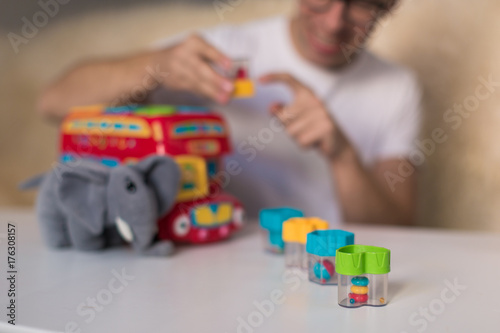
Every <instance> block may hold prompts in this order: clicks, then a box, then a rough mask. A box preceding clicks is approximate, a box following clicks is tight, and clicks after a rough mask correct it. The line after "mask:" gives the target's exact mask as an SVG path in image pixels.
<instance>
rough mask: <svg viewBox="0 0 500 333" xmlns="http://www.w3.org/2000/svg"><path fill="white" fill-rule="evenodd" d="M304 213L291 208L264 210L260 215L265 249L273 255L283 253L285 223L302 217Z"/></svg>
mask: <svg viewBox="0 0 500 333" xmlns="http://www.w3.org/2000/svg"><path fill="white" fill-rule="evenodd" d="M302 216H304V213H302V212H301V211H300V210H298V209H295V208H290V207H279V208H269V209H263V210H261V211H260V213H259V222H260V226H261V234H262V239H263V243H264V249H265V250H266V251H268V252H271V253H283V250H284V248H285V243H284V242H283V238H282V233H283V222H285V221H286V220H288V219H290V218H292V217H302Z"/></svg>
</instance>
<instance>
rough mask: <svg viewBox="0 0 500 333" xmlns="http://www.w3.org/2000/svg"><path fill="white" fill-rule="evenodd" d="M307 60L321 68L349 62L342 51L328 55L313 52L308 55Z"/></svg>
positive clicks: (339, 65) (343, 64)
mask: <svg viewBox="0 0 500 333" xmlns="http://www.w3.org/2000/svg"><path fill="white" fill-rule="evenodd" d="M309 61H310V62H312V63H313V64H315V65H316V66H318V67H323V68H340V67H343V66H345V65H347V64H348V63H349V61H348V59H347V58H346V57H345V56H344V55H343V54H342V53H340V54H336V55H334V56H330V57H327V56H323V55H318V54H314V55H310V57H309Z"/></svg>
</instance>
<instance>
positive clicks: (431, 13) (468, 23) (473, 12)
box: [0, 0, 500, 231]
mask: <svg viewBox="0 0 500 333" xmlns="http://www.w3.org/2000/svg"><path fill="white" fill-rule="evenodd" d="M225 2H226V3H235V4H237V5H234V6H233V10H231V11H227V12H225V14H224V16H223V19H224V20H223V21H222V20H221V17H220V16H219V15H218V14H217V12H216V11H215V9H214V7H213V3H212V2H211V1H183V2H182V3H180V2H165V1H159V0H151V1H150V2H148V4H144V3H143V4H140V5H135V4H134V3H133V2H132V1H128V0H127V1H121V2H117V1H116V0H115V1H111V2H105V4H106V5H105V6H104V5H103V4H102V3H101V4H100V5H99V9H98V10H96V9H95V8H96V7H93V8H94V9H92V8H91V7H90V4H89V3H90V2H87V3H86V4H85V5H82V1H77V0H73V1H72V2H69V3H67V4H65V5H61V7H60V10H59V12H58V14H56V15H55V16H54V17H53V18H50V19H49V21H48V22H47V24H46V25H45V26H43V27H41V28H40V29H39V31H38V32H37V33H36V34H35V36H34V37H33V38H31V39H29V41H28V43H27V44H22V45H20V46H19V52H18V53H17V54H16V53H15V52H14V50H13V48H12V47H11V45H10V43H9V41H8V39H7V34H8V33H9V32H14V33H17V34H20V29H21V21H20V20H21V18H22V17H23V16H26V17H28V18H29V19H30V20H31V18H32V17H33V15H35V14H36V13H37V12H38V11H39V10H40V7H38V5H34V4H35V3H33V4H30V5H29V6H26V7H23V10H20V9H19V8H17V7H16V8H13V7H12V3H13V2H11V3H10V4H11V5H10V6H11V7H10V9H11V10H10V12H9V11H2V14H1V15H0V20H1V22H0V36H2V38H0V50H1V51H0V110H1V111H0V163H1V164H0V205H1V206H20V205H32V203H33V199H34V193H31V192H28V193H22V192H19V191H17V190H16V186H17V184H18V183H19V182H20V181H22V180H23V179H26V178H27V177H29V176H31V175H33V174H36V173H40V172H43V171H45V170H47V169H48V168H50V166H51V164H52V163H53V162H54V161H55V160H56V145H57V129H56V127H55V126H54V125H53V124H48V123H46V122H44V121H42V120H41V119H40V118H39V117H38V116H37V115H36V114H35V113H34V103H35V100H36V95H37V94H38V93H39V91H40V89H41V87H42V86H43V85H44V84H46V83H47V82H49V81H50V80H52V79H54V78H55V77H57V75H60V73H61V72H62V71H63V70H65V69H66V68H68V66H71V65H72V64H73V63H75V62H76V61H78V60H81V59H84V58H88V57H99V56H114V55H120V54H124V53H129V52H136V51H138V50H140V49H142V48H144V47H147V46H148V45H150V44H151V42H153V41H154V40H156V39H158V38H161V37H164V36H166V35H170V34H174V33H177V32H180V31H184V30H186V29H196V28H201V27H207V26H212V25H215V24H220V23H241V22H245V21H248V20H251V19H255V18H261V17H265V16H271V15H276V14H281V13H287V14H290V13H292V12H293V9H294V1H293V0H241V1H235V0H233V1H232V2H231V1H225ZM2 7H3V5H2ZM7 8H8V9H9V6H7ZM499 10H500V3H499V2H498V1H495V0H477V1H474V2H473V3H471V2H470V1H467V0H441V1H434V0H418V1H417V0H403V2H402V5H401V6H400V7H399V8H398V9H397V11H396V12H395V13H394V14H393V15H391V17H388V18H387V19H386V20H385V21H383V22H382V23H381V25H380V26H379V28H378V30H377V32H376V33H375V35H374V36H373V38H372V40H371V42H370V46H369V47H370V49H372V50H374V51H375V52H376V53H378V54H380V55H382V56H384V57H386V58H389V59H392V60H394V61H397V62H399V63H401V64H404V65H407V66H408V67H410V68H412V69H413V70H414V71H415V72H416V73H417V75H418V77H419V78H420V81H421V83H422V87H423V89H424V126H423V130H422V135H421V140H424V141H425V140H427V139H429V138H432V132H433V131H434V130H435V129H442V131H443V132H444V133H445V135H446V137H447V140H446V141H445V142H443V143H440V144H436V145H435V148H434V149H431V152H430V153H429V154H428V156H426V159H425V163H423V164H422V165H421V166H420V170H419V172H420V182H419V199H420V200H419V224H420V225H427V226H436V227H453V228H461V229H477V230H495V231H500V209H499V208H497V207H498V204H497V203H498V202H500V173H499V172H497V166H499V165H500V148H499V147H497V145H498V144H497V142H500V131H498V130H497V129H499V128H500V112H499V111H500V110H499V108H500V86H498V87H495V88H494V89H495V91H494V92H493V93H491V94H490V96H489V97H488V98H486V99H484V100H480V101H479V99H477V98H476V97H475V94H476V89H477V87H478V86H480V85H481V82H480V81H479V79H478V78H479V77H482V78H484V79H486V80H488V78H489V77H490V76H491V78H492V80H493V81H495V82H497V81H498V82H500V60H499V59H500V45H499V44H498V43H496V39H495V36H498V35H499V33H500V21H499V20H498V19H497V13H498V12H499ZM6 13H9V14H6ZM7 18H8V19H7ZM497 90H498V91H497ZM484 91H486V90H484V89H483V90H481V92H484ZM475 100H477V101H479V104H478V105H477V106H476V105H473V102H474V101H475ZM464 103H471V104H470V106H472V107H469V108H470V109H471V110H473V111H471V112H468V111H467V113H465V115H466V116H467V117H465V116H464V117H463V116H459V119H458V120H457V119H456V118H455V120H454V121H452V122H451V121H448V122H446V121H445V120H444V118H443V117H444V115H445V114H446V112H449V113H450V112H453V111H447V110H448V109H450V108H451V109H453V108H454V106H455V105H463V104H464ZM455 117H457V116H455ZM459 121H460V124H459V123H458V122H459ZM451 125H454V127H452V126H451Z"/></svg>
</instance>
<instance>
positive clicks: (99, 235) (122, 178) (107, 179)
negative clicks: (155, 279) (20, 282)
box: [23, 156, 180, 256]
mask: <svg viewBox="0 0 500 333" xmlns="http://www.w3.org/2000/svg"><path fill="white" fill-rule="evenodd" d="M179 182H180V171H179V167H178V166H177V164H176V163H175V161H174V160H173V159H171V158H169V157H167V156H151V157H147V158H145V159H143V160H141V161H140V162H138V163H137V164H133V165H119V166H117V167H114V168H109V167H106V166H104V165H102V164H100V163H98V162H93V161H88V160H77V161H75V162H72V163H71V164H61V165H58V166H57V167H56V168H54V169H53V170H52V172H49V173H48V174H45V175H43V176H41V177H39V178H38V179H35V180H31V181H28V182H27V183H26V184H25V185H24V186H23V187H24V188H29V187H33V186H36V185H40V192H39V194H38V197H37V201H36V211H37V215H38V219H39V222H40V228H41V232H42V235H43V238H44V239H45V241H46V242H47V243H48V245H49V246H50V247H55V248H61V247H71V246H74V247H75V248H76V249H79V250H98V249H102V248H105V247H111V246H117V245H119V244H123V243H124V241H125V242H129V243H131V244H132V247H133V248H134V249H135V250H136V251H138V252H139V253H141V254H144V255H154V256H164V255H168V254H169V253H171V252H172V250H173V245H172V243H171V242H170V241H165V240H164V241H157V240H156V238H155V237H156V234H157V221H158V218H159V217H161V216H163V215H164V214H166V213H167V212H168V210H169V209H170V208H171V207H172V205H173V204H174V201H175V198H176V196H177V191H178V188H179Z"/></svg>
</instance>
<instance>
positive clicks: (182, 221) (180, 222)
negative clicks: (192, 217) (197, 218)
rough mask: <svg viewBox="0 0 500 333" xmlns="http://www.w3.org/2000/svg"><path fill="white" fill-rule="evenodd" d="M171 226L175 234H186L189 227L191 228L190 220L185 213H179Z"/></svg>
mask: <svg viewBox="0 0 500 333" xmlns="http://www.w3.org/2000/svg"><path fill="white" fill-rule="evenodd" d="M172 228H173V231H174V234H175V235H176V236H178V237H184V236H186V235H187V234H188V233H189V229H191V222H190V221H189V217H188V216H187V215H185V214H182V215H179V216H178V217H177V218H176V219H175V220H174V223H173V227H172Z"/></svg>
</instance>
